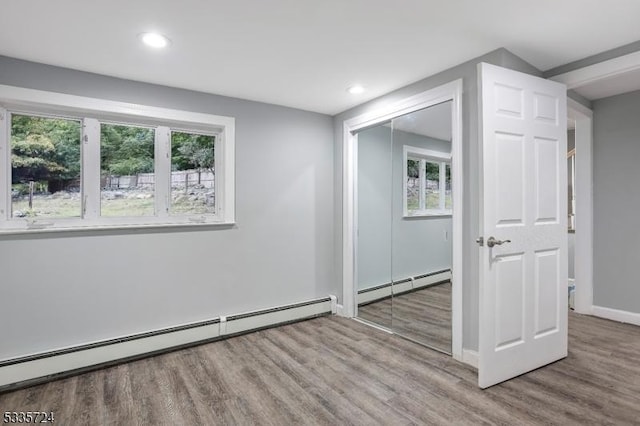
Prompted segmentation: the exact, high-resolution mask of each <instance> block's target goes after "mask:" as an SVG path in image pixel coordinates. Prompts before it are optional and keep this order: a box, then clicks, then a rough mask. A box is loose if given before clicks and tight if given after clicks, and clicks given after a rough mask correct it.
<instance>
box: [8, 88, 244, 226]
mask: <svg viewBox="0 0 640 426" xmlns="http://www.w3.org/2000/svg"><path fill="white" fill-rule="evenodd" d="M234 131H235V120H234V119H233V118H231V117H222V116H215V115H209V114H201V113H192V112H187V111H180V110H170V109H164V108H155V107H147V106H141V105H132V104H125V103H120V102H113V101H106V100H100V99H92V98H83V97H77V96H71V95H64V94H59V93H51V92H43V91H36V90H30V89H21V88H15V87H10V86H0V162H2V164H4V165H6V166H7V170H10V173H0V233H12V232H13V233H15V232H31V231H33V230H73V229H93V228H97V229H99V228H119V227H146V226H193V225H215V224H232V223H233V222H234V218H235V212H234V200H235V197H234V184H235V182H234V134H235V132H234ZM2 169H5V168H4V167H2Z"/></svg>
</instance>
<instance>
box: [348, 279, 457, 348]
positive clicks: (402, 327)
mask: <svg viewBox="0 0 640 426" xmlns="http://www.w3.org/2000/svg"><path fill="white" fill-rule="evenodd" d="M358 317H360V318H362V319H365V320H367V321H371V322H373V323H376V324H378V325H381V326H383V327H386V328H388V329H390V330H393V331H394V332H395V333H397V334H399V335H401V336H404V337H407V338H409V339H413V340H415V341H417V342H420V343H423V344H425V345H428V346H430V347H432V348H436V349H439V350H441V351H444V352H447V353H451V282H446V283H442V284H437V285H432V286H429V287H426V288H424V289H421V290H417V291H411V292H408V293H402V294H400V295H397V296H393V297H392V298H387V299H383V300H380V301H377V302H373V303H369V304H367V305H363V306H359V307H358Z"/></svg>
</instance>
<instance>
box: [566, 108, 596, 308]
mask: <svg viewBox="0 0 640 426" xmlns="http://www.w3.org/2000/svg"><path fill="white" fill-rule="evenodd" d="M567 115H568V116H569V118H570V119H572V120H574V121H575V123H576V171H575V173H576V179H575V180H576V183H575V188H574V192H575V196H576V217H575V221H576V222H575V228H576V233H575V252H574V253H575V254H574V257H575V272H574V274H575V275H574V277H575V283H576V290H575V302H574V309H575V311H576V312H578V313H580V314H592V313H593V137H592V133H593V112H592V111H591V110H590V109H589V108H587V107H585V106H584V105H582V104H580V103H578V102H576V101H574V100H573V99H570V98H568V99H567Z"/></svg>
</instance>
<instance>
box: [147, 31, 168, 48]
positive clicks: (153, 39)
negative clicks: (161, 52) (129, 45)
mask: <svg viewBox="0 0 640 426" xmlns="http://www.w3.org/2000/svg"><path fill="white" fill-rule="evenodd" d="M140 40H142V42H143V43H144V44H146V45H147V46H149V47H153V48H155V49H162V48H164V47H167V46H168V45H169V39H168V38H167V37H165V36H163V35H162V34H158V33H142V34H140Z"/></svg>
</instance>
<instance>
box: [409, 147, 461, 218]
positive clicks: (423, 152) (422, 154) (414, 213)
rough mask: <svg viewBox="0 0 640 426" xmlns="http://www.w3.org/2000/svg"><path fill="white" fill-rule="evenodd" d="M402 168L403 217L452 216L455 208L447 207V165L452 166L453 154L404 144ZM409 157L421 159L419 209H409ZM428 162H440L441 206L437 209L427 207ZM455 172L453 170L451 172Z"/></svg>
mask: <svg viewBox="0 0 640 426" xmlns="http://www.w3.org/2000/svg"><path fill="white" fill-rule="evenodd" d="M402 154H403V155H402V161H403V163H402V169H403V180H402V212H403V217H405V218H408V217H427V216H451V215H452V214H453V209H452V208H450V209H447V208H445V206H446V166H447V165H448V166H449V168H451V167H452V166H451V154H447V153H444V152H439V151H432V150H428V149H424V148H419V147H416V146H410V145H404V146H403V148H402ZM409 159H417V160H420V169H419V182H420V183H419V187H420V190H419V191H420V192H419V199H420V207H421V208H419V209H418V210H409V205H408V201H409V200H408V197H407V189H408V182H407V181H408V179H409V172H408V160H409ZM426 162H432V163H438V164H439V172H440V175H439V182H438V186H439V208H437V209H428V208H426V194H425V183H426V182H425V180H426V169H425V165H426ZM451 173H453V171H452V172H451ZM423 206H424V208H422V207H423Z"/></svg>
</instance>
